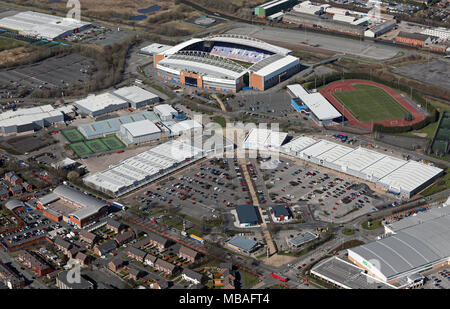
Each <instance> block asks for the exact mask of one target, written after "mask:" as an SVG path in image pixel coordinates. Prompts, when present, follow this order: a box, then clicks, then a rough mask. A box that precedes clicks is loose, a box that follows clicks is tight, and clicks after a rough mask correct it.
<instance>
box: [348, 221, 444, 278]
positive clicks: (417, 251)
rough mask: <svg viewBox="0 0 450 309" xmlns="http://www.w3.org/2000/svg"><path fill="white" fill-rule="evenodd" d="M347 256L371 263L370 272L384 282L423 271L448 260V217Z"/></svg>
mask: <svg viewBox="0 0 450 309" xmlns="http://www.w3.org/2000/svg"><path fill="white" fill-rule="evenodd" d="M348 252H349V257H352V258H355V259H356V260H357V261H366V263H367V264H369V263H370V264H369V265H370V266H371V267H370V268H371V270H372V272H374V273H375V274H376V275H379V277H381V278H382V279H384V280H387V281H390V280H392V279H395V278H401V277H403V276H405V275H407V274H408V272H409V273H410V274H411V273H414V272H421V271H424V270H426V269H429V268H431V266H432V265H433V264H436V263H438V262H440V261H448V259H449V257H450V216H441V217H438V218H436V219H433V220H429V221H427V222H425V223H422V224H418V225H414V226H411V227H409V228H405V229H403V230H401V231H399V232H398V233H396V234H394V235H392V236H388V237H386V238H383V239H380V240H378V241H375V242H372V243H369V244H365V245H362V246H359V247H355V248H351V249H348ZM373 261H377V263H374V262H373ZM376 264H379V265H376Z"/></svg>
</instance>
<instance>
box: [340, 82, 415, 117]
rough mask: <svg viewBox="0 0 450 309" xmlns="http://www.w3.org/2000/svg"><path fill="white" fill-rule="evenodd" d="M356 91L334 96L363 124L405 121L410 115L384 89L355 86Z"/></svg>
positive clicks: (343, 92)
mask: <svg viewBox="0 0 450 309" xmlns="http://www.w3.org/2000/svg"><path fill="white" fill-rule="evenodd" d="M353 88H354V90H349V91H342V92H334V93H333V96H334V97H335V98H336V99H337V100H338V101H339V102H340V103H341V104H342V105H344V107H345V108H346V109H347V110H348V111H350V112H351V113H352V114H353V116H355V118H356V119H358V120H359V121H360V122H362V123H366V122H374V121H383V120H393V119H403V118H405V117H406V116H407V115H408V114H409V113H408V111H407V110H406V109H404V108H403V107H402V106H401V105H400V104H398V103H397V102H396V101H395V99H394V98H393V97H391V96H390V95H389V94H388V93H387V92H385V91H384V90H383V89H380V88H378V87H375V86H371V85H353Z"/></svg>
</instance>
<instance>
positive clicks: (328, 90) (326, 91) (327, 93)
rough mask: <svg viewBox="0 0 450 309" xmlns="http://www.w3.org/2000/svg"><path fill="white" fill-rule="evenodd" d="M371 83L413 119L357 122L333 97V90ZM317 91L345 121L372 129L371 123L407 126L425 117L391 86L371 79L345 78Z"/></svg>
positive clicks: (345, 89) (387, 125) (351, 88)
mask: <svg viewBox="0 0 450 309" xmlns="http://www.w3.org/2000/svg"><path fill="white" fill-rule="evenodd" d="M358 84H359V85H371V86H375V87H378V88H381V89H383V90H384V91H386V92H387V93H388V94H389V95H390V96H391V97H393V98H394V99H395V100H396V101H397V102H398V103H399V104H400V105H402V106H403V107H404V108H405V109H406V110H407V111H409V112H410V113H411V115H413V117H414V119H413V120H412V121H405V120H404V119H391V120H384V121H375V122H365V123H362V122H359V121H358V119H356V118H355V117H354V116H353V115H352V114H351V113H350V112H349V111H348V110H347V109H346V110H345V113H344V106H343V105H342V104H341V103H340V102H339V101H338V100H337V99H336V98H335V97H333V92H339V91H351V90H354V89H355V88H354V87H353V85H358ZM319 92H320V93H321V94H322V95H323V96H324V97H325V98H326V99H327V100H328V101H330V103H331V104H333V106H334V107H335V108H336V109H337V110H338V111H339V112H340V113H341V114H343V115H344V116H345V118H346V119H347V121H348V122H349V124H350V125H356V126H359V127H362V128H365V129H369V130H372V126H373V124H382V125H384V126H386V127H399V126H400V127H401V126H407V125H412V124H415V123H417V122H420V121H422V120H423V119H425V116H424V115H423V114H421V113H420V112H419V111H418V110H417V109H415V108H414V107H413V106H412V105H411V104H410V103H408V102H407V101H406V100H405V99H403V98H402V96H401V95H400V94H398V93H397V92H395V91H394V90H393V89H392V88H389V87H387V86H385V85H382V84H378V83H375V82H372V81H367V80H345V81H337V82H333V83H331V84H329V85H326V86H325V87H324V88H322V89H319Z"/></svg>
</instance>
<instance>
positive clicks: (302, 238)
mask: <svg viewBox="0 0 450 309" xmlns="http://www.w3.org/2000/svg"><path fill="white" fill-rule="evenodd" d="M292 236H293V235H292ZM318 237H319V236H317V235H316V234H314V233H311V232H306V233H305V234H303V235H298V236H295V237H288V238H287V240H286V242H287V244H288V246H289V247H290V248H300V247H301V246H303V245H304V244H307V243H309V242H311V241H313V240H315V239H317V238H318Z"/></svg>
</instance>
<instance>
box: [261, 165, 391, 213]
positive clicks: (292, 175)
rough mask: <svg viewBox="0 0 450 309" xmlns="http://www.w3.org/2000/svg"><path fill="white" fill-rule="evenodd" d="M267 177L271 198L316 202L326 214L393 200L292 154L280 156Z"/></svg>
mask: <svg viewBox="0 0 450 309" xmlns="http://www.w3.org/2000/svg"><path fill="white" fill-rule="evenodd" d="M263 178H264V179H265V180H266V181H265V183H266V187H267V188H268V191H269V198H270V200H271V202H273V203H285V204H287V205H293V204H296V203H299V204H305V203H306V204H310V205H314V206H315V207H316V209H318V210H319V211H318V214H319V215H322V216H323V217H325V218H327V217H328V216H330V215H331V216H332V217H334V218H342V217H345V216H346V215H348V214H350V213H352V212H358V214H363V213H370V212H372V211H376V210H377V209H376V207H377V206H378V205H381V204H386V203H387V201H388V200H389V199H388V198H387V197H385V196H381V195H379V194H376V193H375V192H374V191H372V190H371V189H370V188H369V186H368V185H366V184H364V183H360V182H356V181H354V180H351V179H350V178H349V177H346V176H343V175H338V174H337V173H335V172H333V171H330V170H325V169H323V168H319V167H317V166H312V165H310V164H307V163H305V162H302V163H300V164H299V163H297V162H296V161H293V160H291V159H288V158H283V159H280V160H279V164H278V165H277V167H276V168H275V169H272V170H270V169H269V170H264V176H263Z"/></svg>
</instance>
